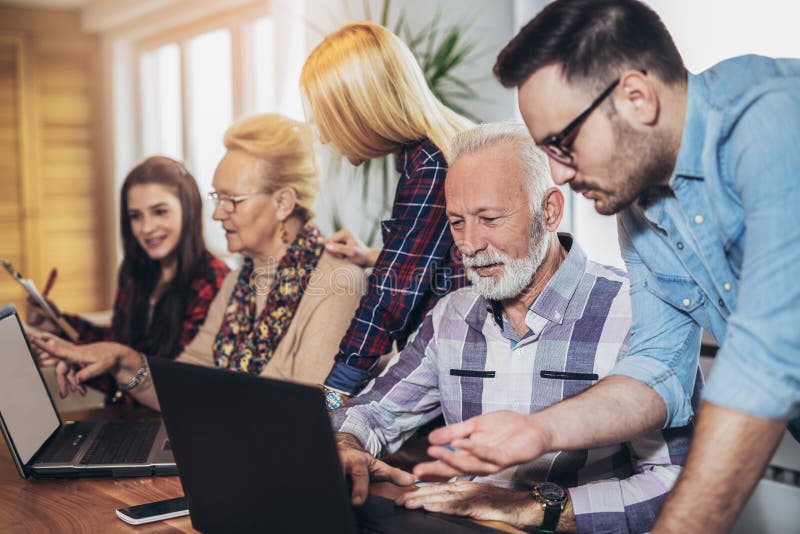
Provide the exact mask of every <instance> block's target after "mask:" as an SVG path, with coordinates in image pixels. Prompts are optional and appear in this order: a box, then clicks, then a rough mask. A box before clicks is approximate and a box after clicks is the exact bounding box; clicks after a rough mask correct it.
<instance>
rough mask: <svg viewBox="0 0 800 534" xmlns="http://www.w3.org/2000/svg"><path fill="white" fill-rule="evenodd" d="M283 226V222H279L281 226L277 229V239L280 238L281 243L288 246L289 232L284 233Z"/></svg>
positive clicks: (284, 227)
mask: <svg viewBox="0 0 800 534" xmlns="http://www.w3.org/2000/svg"><path fill="white" fill-rule="evenodd" d="M285 224H286V223H284V222H283V221H281V225H280V227H279V228H278V237H280V238H281V242H282V243H283V244H284V245H288V244H289V232H287V231H286V226H285Z"/></svg>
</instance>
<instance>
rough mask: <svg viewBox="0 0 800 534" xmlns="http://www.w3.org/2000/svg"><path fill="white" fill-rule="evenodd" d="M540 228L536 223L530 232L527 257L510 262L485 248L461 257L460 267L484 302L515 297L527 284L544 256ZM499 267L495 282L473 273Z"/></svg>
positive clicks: (542, 231)
mask: <svg viewBox="0 0 800 534" xmlns="http://www.w3.org/2000/svg"><path fill="white" fill-rule="evenodd" d="M545 237H546V232H545V231H544V225H543V224H542V223H541V222H539V221H536V222H534V223H533V225H532V228H531V238H530V244H529V246H528V256H527V257H525V258H510V257H509V256H508V255H506V254H503V253H502V252H500V251H498V250H494V249H492V248H487V249H486V250H482V251H480V252H478V253H476V254H473V255H472V256H466V255H464V257H463V261H464V267H465V268H466V271H467V276H468V277H469V280H470V282H472V286H473V287H474V288H475V290H476V291H477V292H478V293H480V294H481V296H483V297H484V298H486V299H488V300H496V301H500V300H506V299H512V298H515V297H518V296H519V295H520V294H521V293H522V292H523V291H525V289H527V287H528V286H529V285H530V283H531V282H532V281H533V276H534V275H535V274H536V270H537V269H538V268H539V266H540V265H541V264H542V262H543V261H544V258H545V256H546V255H547V247H548V241H549V240H548V239H545ZM495 263H499V264H502V265H503V274H502V275H501V276H500V278H499V279H497V280H495V279H494V278H493V277H491V276H481V275H479V274H478V273H477V272H476V271H475V269H477V268H479V267H485V266H487V265H492V264H495Z"/></svg>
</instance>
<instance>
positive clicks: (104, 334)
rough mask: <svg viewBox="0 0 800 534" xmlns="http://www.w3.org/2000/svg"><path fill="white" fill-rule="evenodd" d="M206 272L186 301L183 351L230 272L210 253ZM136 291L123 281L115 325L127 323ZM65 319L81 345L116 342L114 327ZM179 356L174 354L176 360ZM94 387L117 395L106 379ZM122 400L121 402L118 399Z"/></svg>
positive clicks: (128, 281)
mask: <svg viewBox="0 0 800 534" xmlns="http://www.w3.org/2000/svg"><path fill="white" fill-rule="evenodd" d="M201 261H203V262H204V264H205V265H204V266H203V268H201V269H200V270H199V271H198V275H197V277H196V278H195V279H194V280H192V283H191V284H190V286H189V287H190V290H191V295H190V296H189V298H188V299H187V301H186V309H185V311H184V313H183V321H182V322H181V339H180V347H181V349H183V348H184V347H186V345H188V344H189V343H190V342H191V341H192V339H194V336H195V334H197V331H198V330H199V328H200V325H202V324H203V321H205V318H206V313H208V307H209V306H210V305H211V301H212V300H214V297H215V296H216V294H217V291H219V288H220V287H222V281H223V280H224V279H225V276H226V275H227V274H228V272H229V271H230V269H229V268H228V266H227V265H225V262H223V261H222V260H220V259H218V258H216V257H214V256H213V255H211V254H210V253H208V252H206V253H205V255H204V256H203V258H202V260H201ZM132 290H133V280H131V279H130V278H128V279H121V278H120V280H119V285H118V287H117V295H116V298H115V300H114V312H113V318H112V324H114V325H116V324H117V323H118V322H119V321H124V320H125V305H126V303H127V302H128V299H129V298H130V294H131V291H132ZM64 317H65V318H66V319H67V321H69V323H70V324H71V325H72V326H73V327H74V328H75V330H77V332H78V335H79V337H80V343H94V342H97V341H114V329H113V328H112V327H110V326H98V325H96V324H94V323H92V322H90V321H87V320H86V319H83V318H81V317H79V316H77V315H70V314H64ZM175 356H177V354H173V355H172V357H173V358H174V357H175ZM91 385H92V386H93V387H95V388H97V389H99V390H101V391H103V392H104V393H106V394H108V395H109V398H111V397H113V396H114V394H115V393H116V389H117V388H116V383H115V382H114V380H113V379H112V378H111V377H110V376H108V375H106V376H102V377H98V378H97V379H95V380H93V381H92V382H91ZM117 400H118V399H117Z"/></svg>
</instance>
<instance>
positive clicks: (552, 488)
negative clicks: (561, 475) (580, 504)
mask: <svg viewBox="0 0 800 534" xmlns="http://www.w3.org/2000/svg"><path fill="white" fill-rule="evenodd" d="M536 489H537V490H538V491H539V495H541V496H542V497H543V498H544V499H546V500H548V501H556V502H560V501H561V500H563V499H564V490H563V489H562V488H561V486H559V485H558V484H553V483H552V482H542V483H540V484H537V485H536Z"/></svg>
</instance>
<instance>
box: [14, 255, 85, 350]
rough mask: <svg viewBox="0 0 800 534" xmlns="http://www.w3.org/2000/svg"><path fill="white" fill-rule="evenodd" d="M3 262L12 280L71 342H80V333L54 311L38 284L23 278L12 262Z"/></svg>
mask: <svg viewBox="0 0 800 534" xmlns="http://www.w3.org/2000/svg"><path fill="white" fill-rule="evenodd" d="M2 262H3V267H5V268H6V271H8V274H9V275H10V276H11V278H13V279H14V280H16V281H17V283H19V285H21V286H22V287H23V289H25V291H27V292H28V295H30V297H31V298H32V299H33V300H34V302H36V304H38V305H39V307H40V308H41V309H43V310H44V312H45V313H46V314H47V316H48V317H50V320H52V321H53V322H54V323H55V324H57V325H58V326H59V328H61V330H63V331H64V333H65V334H66V335H67V337H68V338H69V339H70V340H71V341H78V338H79V336H78V332H77V331H76V330H75V329H74V328H72V325H70V324H69V323H68V322H67V321H65V320H64V318H63V317H61V315H60V314H59V313H58V312H57V311H56V310H54V309H53V307H52V306H50V303H49V302H47V299H46V298H45V297H44V295H42V294H41V293H40V292H39V289H37V287H36V284H34V283H33V280H30V279H28V278H23V277H22V275H21V274H19V273H18V272H17V271H16V270H15V269H14V267H13V266H12V265H11V262H10V261H8V260H2Z"/></svg>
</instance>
